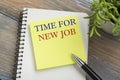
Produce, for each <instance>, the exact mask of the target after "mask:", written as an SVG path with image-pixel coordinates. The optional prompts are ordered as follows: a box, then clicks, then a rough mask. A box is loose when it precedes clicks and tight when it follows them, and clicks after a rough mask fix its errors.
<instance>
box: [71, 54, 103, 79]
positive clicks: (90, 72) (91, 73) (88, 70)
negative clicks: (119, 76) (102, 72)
mask: <svg viewBox="0 0 120 80" xmlns="http://www.w3.org/2000/svg"><path fill="white" fill-rule="evenodd" d="M72 57H73V59H74V60H75V62H76V63H77V65H78V66H79V67H81V68H82V69H83V70H84V71H85V72H86V73H87V74H88V75H89V76H90V77H91V78H92V79H93V80H102V78H100V76H98V75H97V74H96V73H95V72H94V71H93V70H92V69H91V68H90V67H89V66H88V65H87V64H86V63H85V62H84V61H82V60H81V59H80V58H79V57H77V56H76V55H74V54H72Z"/></svg>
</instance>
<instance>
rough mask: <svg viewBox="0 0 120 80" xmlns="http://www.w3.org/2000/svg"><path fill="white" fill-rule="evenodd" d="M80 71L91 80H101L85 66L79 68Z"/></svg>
mask: <svg viewBox="0 0 120 80" xmlns="http://www.w3.org/2000/svg"><path fill="white" fill-rule="evenodd" d="M81 68H82V69H84V71H85V72H86V73H87V74H88V75H89V76H90V77H91V78H92V79H93V80H102V79H101V78H100V76H98V75H97V74H96V73H95V72H94V71H93V70H92V69H91V68H90V67H88V66H87V65H83V66H81Z"/></svg>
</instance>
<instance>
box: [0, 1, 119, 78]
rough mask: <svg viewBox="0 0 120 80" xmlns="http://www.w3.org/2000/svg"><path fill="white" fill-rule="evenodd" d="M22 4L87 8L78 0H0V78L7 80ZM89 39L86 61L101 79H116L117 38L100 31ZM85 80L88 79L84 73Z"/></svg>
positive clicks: (83, 10)
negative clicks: (100, 34) (98, 35)
mask: <svg viewBox="0 0 120 80" xmlns="http://www.w3.org/2000/svg"><path fill="white" fill-rule="evenodd" d="M23 7H32V8H42V9H54V10H65V11H75V12H87V13H88V14H90V11H89V9H86V8H84V7H82V6H81V5H80V4H79V0H0V78H1V79H3V80H11V76H12V72H13V64H14V58H15V54H14V53H15V44H16V40H17V27H18V20H19V15H20V11H21V10H22V8H23ZM101 33H102V37H101V38H99V37H97V36H95V37H93V38H90V39H89V54H88V64H89V65H90V66H91V67H92V68H93V69H94V70H95V71H96V72H97V73H98V74H99V75H100V76H101V77H102V78H103V80H120V76H119V75H120V41H119V40H118V39H116V38H115V37H113V36H111V35H109V34H106V33H104V32H103V31H101ZM87 80H91V79H90V78H89V77H87Z"/></svg>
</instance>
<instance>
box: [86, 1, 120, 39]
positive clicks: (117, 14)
mask: <svg viewBox="0 0 120 80" xmlns="http://www.w3.org/2000/svg"><path fill="white" fill-rule="evenodd" d="M90 8H91V10H92V11H93V13H92V15H90V16H88V17H86V18H90V19H92V22H91V24H90V37H92V36H93V35H94V34H97V35H98V36H101V35H100V33H99V32H98V29H99V28H102V25H101V22H105V23H106V22H109V21H112V22H113V23H114V26H113V30H112V33H113V35H115V36H120V0H93V2H92V3H91V6H90Z"/></svg>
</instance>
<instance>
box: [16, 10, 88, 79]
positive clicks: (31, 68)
mask: <svg viewBox="0 0 120 80" xmlns="http://www.w3.org/2000/svg"><path fill="white" fill-rule="evenodd" d="M27 13H28V14H27V25H26V33H25V45H24V51H23V52H24V53H23V62H22V70H21V78H18V79H17V80H85V79H86V78H85V73H84V71H83V70H82V69H79V68H78V67H77V66H76V65H67V66H62V67H56V68H52V69H45V70H40V71H39V70H38V71H37V70H36V69H35V59H34V54H33V49H32V42H31V37H30V31H29V23H30V22H32V21H37V20H43V19H44V20H45V19H50V18H56V17H62V16H69V15H73V14H75V15H77V16H78V18H79V19H80V24H81V32H82V37H83V42H84V45H85V51H86V53H87V52H88V23H89V20H88V19H84V18H83V17H85V16H87V14H86V13H77V12H67V11H55V10H44V9H33V8H28V12H27ZM86 56H87V54H86Z"/></svg>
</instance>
